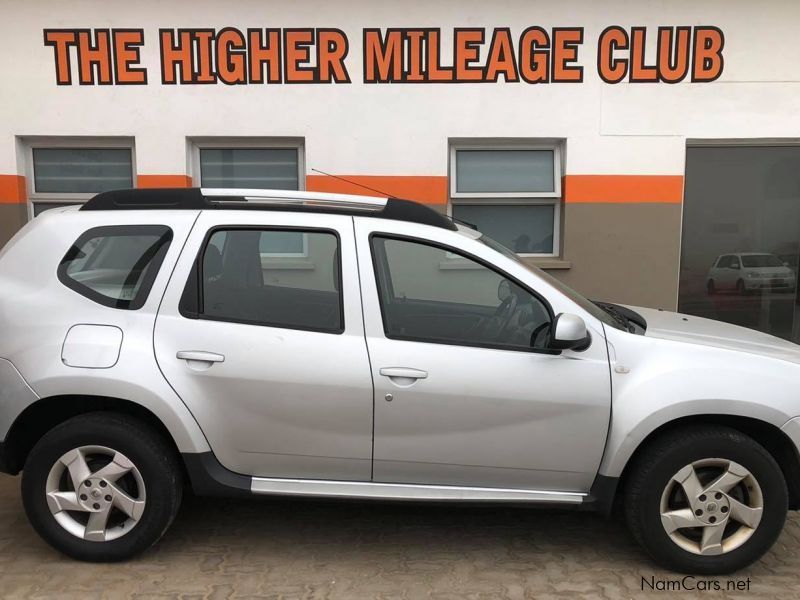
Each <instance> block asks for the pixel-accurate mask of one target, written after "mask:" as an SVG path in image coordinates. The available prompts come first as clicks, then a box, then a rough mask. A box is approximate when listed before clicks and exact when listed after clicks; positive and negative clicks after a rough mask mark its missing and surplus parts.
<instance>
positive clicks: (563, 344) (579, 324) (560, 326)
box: [550, 313, 592, 352]
mask: <svg viewBox="0 0 800 600" xmlns="http://www.w3.org/2000/svg"><path fill="white" fill-rule="evenodd" d="M552 331H553V335H552V336H551V338H550V348H552V349H553V350H574V351H575V352H581V351H583V350H586V349H587V348H588V347H589V344H591V343H592V336H591V335H590V334H589V331H588V330H587V329H586V323H585V322H584V320H583V319H581V318H580V317H579V316H578V315H573V314H570V313H559V314H558V315H556V318H555V320H553V329H552Z"/></svg>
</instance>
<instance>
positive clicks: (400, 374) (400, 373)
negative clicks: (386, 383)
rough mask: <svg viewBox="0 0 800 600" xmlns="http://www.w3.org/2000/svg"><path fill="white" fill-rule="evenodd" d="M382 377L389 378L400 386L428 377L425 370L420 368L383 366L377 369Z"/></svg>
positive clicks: (406, 385)
mask: <svg viewBox="0 0 800 600" xmlns="http://www.w3.org/2000/svg"><path fill="white" fill-rule="evenodd" d="M379 373H380V374H381V375H383V376H384V377H388V378H389V379H391V381H392V383H394V384H395V385H399V386H400V387H408V386H409V385H412V384H414V383H416V381H417V380H418V379H425V378H427V377H428V372H427V371H421V370H420V369H409V368H408V367H384V368H383V369H381V370H380V371H379Z"/></svg>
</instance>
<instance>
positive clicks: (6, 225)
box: [0, 203, 28, 248]
mask: <svg viewBox="0 0 800 600" xmlns="http://www.w3.org/2000/svg"><path fill="white" fill-rule="evenodd" d="M27 220H28V205H27V204H2V203H0V248H2V247H3V246H4V245H5V243H6V242H7V241H8V240H10V239H11V236H13V235H14V234H15V233H16V232H17V231H19V229H20V228H21V227H22V226H23V225H24V224H25V223H26V222H27Z"/></svg>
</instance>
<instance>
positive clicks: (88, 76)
mask: <svg viewBox="0 0 800 600" xmlns="http://www.w3.org/2000/svg"><path fill="white" fill-rule="evenodd" d="M90 34H91V32H89V31H79V32H78V79H79V81H80V82H81V85H94V84H95V81H94V65H97V83H98V84H100V85H111V83H112V82H111V44H110V43H109V42H110V39H109V38H110V36H109V33H108V29H98V30H95V33H94V35H95V40H96V41H97V45H96V46H93V45H92V38H91V37H90Z"/></svg>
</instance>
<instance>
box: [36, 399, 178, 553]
mask: <svg viewBox="0 0 800 600" xmlns="http://www.w3.org/2000/svg"><path fill="white" fill-rule="evenodd" d="M92 445H94V446H105V447H108V448H111V449H113V450H115V451H118V452H122V453H123V454H124V455H125V456H126V457H128V458H129V459H130V461H131V462H132V463H133V464H134V465H135V466H136V468H137V469H138V470H139V472H140V474H141V477H142V479H143V481H144V485H145V489H146V503H145V507H144V511H143V513H142V515H141V517H140V519H139V521H138V522H137V523H136V524H135V526H134V527H132V528H131V529H130V531H128V532H127V533H125V534H124V535H122V536H121V537H119V538H117V539H114V540H111V541H87V540H84V539H82V538H79V537H76V536H75V535H73V534H72V533H69V532H68V531H67V530H66V529H64V528H63V527H62V526H61V525H60V524H59V523H58V522H57V521H56V519H55V517H54V516H53V514H52V513H51V512H50V509H49V508H48V504H47V498H46V491H45V489H46V488H45V486H46V481H47V477H48V474H49V472H50V469H51V468H52V466H53V465H54V464H55V463H56V462H57V461H58V460H59V458H60V457H61V456H63V455H64V454H65V453H66V452H69V451H70V450H73V449H75V448H78V447H81V446H92ZM178 461H179V459H178V457H177V456H176V453H175V451H174V449H173V448H172V447H170V445H169V444H168V443H167V441H166V440H165V439H164V438H163V436H161V435H160V434H159V433H157V432H156V431H154V430H153V429H152V428H151V427H150V426H148V425H147V424H146V423H144V422H142V421H140V420H138V419H134V418H131V417H128V416H126V415H122V414H118V413H104V412H95V413H88V414H84V415H80V416H77V417H73V418H72V419H69V420H68V421H65V422H64V423H61V424H60V425H58V426H56V427H55V428H53V429H51V430H50V431H49V432H48V433H47V434H45V435H44V436H43V437H42V438H41V440H39V442H38V443H37V444H36V445H35V446H34V448H33V450H31V452H30V454H29V455H28V458H27V461H26V462H25V468H24V471H23V474H22V500H23V504H24V506H25V512H26V513H27V515H28V519H29V520H30V522H31V525H32V526H33V528H34V529H35V530H36V531H37V533H39V535H40V536H42V538H44V540H45V541H46V542H47V543H49V544H50V545H51V546H53V548H55V549H56V550H58V551H59V552H62V553H63V554H65V555H67V556H69V557H72V558H75V559H78V560H85V561H91V562H115V561H121V560H125V559H128V558H130V557H132V556H134V555H136V554H138V553H139V552H142V551H143V550H145V549H147V548H149V547H150V546H151V545H152V544H154V543H155V542H156V541H157V540H158V539H159V538H161V536H162V535H163V534H164V532H165V531H166V530H167V528H168V527H169V526H170V524H171V523H172V521H173V519H174V518H175V515H176V514H177V512H178V508H179V506H180V502H181V495H182V481H181V479H182V477H181V469H180V463H179V462H178Z"/></svg>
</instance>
